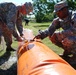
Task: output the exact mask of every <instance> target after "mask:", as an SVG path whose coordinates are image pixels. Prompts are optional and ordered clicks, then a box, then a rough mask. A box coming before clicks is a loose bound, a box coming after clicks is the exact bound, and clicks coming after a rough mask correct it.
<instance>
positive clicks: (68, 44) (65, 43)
mask: <svg viewBox="0 0 76 75" xmlns="http://www.w3.org/2000/svg"><path fill="white" fill-rule="evenodd" d="M62 44H63V46H65V47H71V46H72V45H73V40H71V39H69V38H65V39H64V40H63V41H62Z"/></svg>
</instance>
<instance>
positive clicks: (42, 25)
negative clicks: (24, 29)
mask: <svg viewBox="0 0 76 75" xmlns="http://www.w3.org/2000/svg"><path fill="white" fill-rule="evenodd" d="M48 26H49V25H46V24H45V25H36V26H34V27H48Z"/></svg>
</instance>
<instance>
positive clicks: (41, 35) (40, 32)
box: [34, 30, 45, 39]
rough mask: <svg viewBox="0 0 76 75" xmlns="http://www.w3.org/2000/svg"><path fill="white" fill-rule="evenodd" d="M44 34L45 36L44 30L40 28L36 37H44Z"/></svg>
mask: <svg viewBox="0 0 76 75" xmlns="http://www.w3.org/2000/svg"><path fill="white" fill-rule="evenodd" d="M44 36H45V34H44V32H43V31H41V30H39V34H38V35H36V36H35V37H34V38H36V39H44Z"/></svg>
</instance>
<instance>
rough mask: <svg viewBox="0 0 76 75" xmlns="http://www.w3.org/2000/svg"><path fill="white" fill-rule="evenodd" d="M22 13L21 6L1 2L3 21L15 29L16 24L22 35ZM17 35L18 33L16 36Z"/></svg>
mask: <svg viewBox="0 0 76 75" xmlns="http://www.w3.org/2000/svg"><path fill="white" fill-rule="evenodd" d="M20 15H21V13H19V8H18V7H17V6H16V5H14V4H13V3H7V2H6V3H0V19H2V21H3V22H4V23H6V25H7V26H8V27H9V28H10V29H12V30H15V24H16V26H17V29H18V31H19V33H20V35H22V31H23V27H22V16H20ZM15 31H16V30H15ZM14 34H15V33H14ZM16 35H17V33H16V34H15V36H16Z"/></svg>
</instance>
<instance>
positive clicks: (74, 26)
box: [40, 12, 76, 39]
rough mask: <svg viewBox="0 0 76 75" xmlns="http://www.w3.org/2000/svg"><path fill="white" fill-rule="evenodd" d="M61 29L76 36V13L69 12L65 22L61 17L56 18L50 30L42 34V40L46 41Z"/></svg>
mask: <svg viewBox="0 0 76 75" xmlns="http://www.w3.org/2000/svg"><path fill="white" fill-rule="evenodd" d="M59 28H62V29H63V31H66V30H70V31H71V32H73V33H74V35H76V13H72V12H69V16H68V17H67V18H64V19H63V20H62V19H60V18H59V17H57V18H55V19H54V20H53V22H52V24H51V25H50V26H49V27H48V29H46V30H43V31H42V32H41V33H40V34H41V38H42V39H44V38H45V37H47V36H51V35H52V34H53V33H54V32H55V31H56V29H59Z"/></svg>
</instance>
